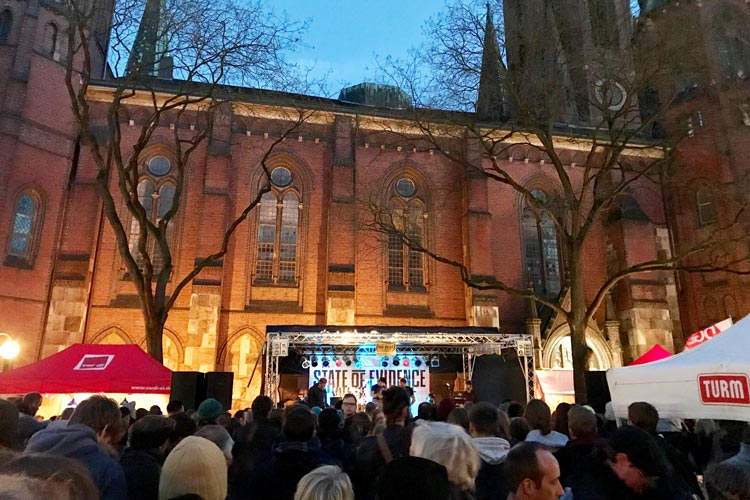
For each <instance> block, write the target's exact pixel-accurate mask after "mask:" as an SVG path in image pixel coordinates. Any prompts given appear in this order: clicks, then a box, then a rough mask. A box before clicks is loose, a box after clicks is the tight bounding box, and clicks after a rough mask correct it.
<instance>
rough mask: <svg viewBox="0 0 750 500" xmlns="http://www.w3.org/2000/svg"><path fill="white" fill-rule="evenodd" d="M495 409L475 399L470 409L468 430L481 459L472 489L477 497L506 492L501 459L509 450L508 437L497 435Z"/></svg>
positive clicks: (486, 499) (482, 499) (483, 499)
mask: <svg viewBox="0 0 750 500" xmlns="http://www.w3.org/2000/svg"><path fill="white" fill-rule="evenodd" d="M497 412H498V410H497V409H496V408H495V407H494V406H493V405H492V404H491V403H487V402H482V403H477V404H475V405H474V406H472V407H471V410H469V433H470V434H471V437H472V438H473V439H474V445H475V446H476V447H477V450H478V451H479V458H480V459H481V465H480V467H479V474H477V478H476V483H475V489H474V498H475V499H476V500H489V499H494V498H506V497H507V496H508V484H507V481H506V478H505V474H504V471H503V462H504V461H505V457H506V456H507V455H508V452H509V451H510V443H509V442H508V440H507V439H505V438H502V437H498V433H499V432H500V425H499V423H500V422H499V416H498V413H497Z"/></svg>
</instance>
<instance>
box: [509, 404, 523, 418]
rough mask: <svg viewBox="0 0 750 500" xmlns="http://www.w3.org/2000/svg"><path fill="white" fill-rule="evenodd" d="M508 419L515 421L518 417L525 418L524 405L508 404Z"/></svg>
mask: <svg viewBox="0 0 750 500" xmlns="http://www.w3.org/2000/svg"><path fill="white" fill-rule="evenodd" d="M507 413H508V418H509V419H511V420H512V419H514V418H516V417H523V414H524V409H523V405H522V404H521V403H519V402H518V401H510V402H509V403H508V411H507Z"/></svg>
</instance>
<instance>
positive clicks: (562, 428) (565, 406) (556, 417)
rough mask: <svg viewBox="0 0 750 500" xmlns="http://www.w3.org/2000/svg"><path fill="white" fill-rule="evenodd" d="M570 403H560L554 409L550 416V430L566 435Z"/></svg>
mask: <svg viewBox="0 0 750 500" xmlns="http://www.w3.org/2000/svg"><path fill="white" fill-rule="evenodd" d="M570 408H571V404H570V403H565V402H563V403H560V404H559V405H557V407H556V408H555V412H554V413H553V414H552V430H553V431H557V432H559V433H560V434H565V435H566V436H568V437H570V435H569V434H568V412H569V411H570Z"/></svg>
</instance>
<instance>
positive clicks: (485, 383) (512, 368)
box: [472, 355, 526, 405]
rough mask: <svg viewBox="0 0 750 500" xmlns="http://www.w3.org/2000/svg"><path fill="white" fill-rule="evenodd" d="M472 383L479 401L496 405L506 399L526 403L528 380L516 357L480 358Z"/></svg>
mask: <svg viewBox="0 0 750 500" xmlns="http://www.w3.org/2000/svg"><path fill="white" fill-rule="evenodd" d="M506 358H507V359H506ZM472 382H473V385H474V392H476V394H477V400H479V401H489V402H490V403H492V404H494V405H499V404H500V403H501V402H503V401H504V400H506V399H513V400H515V401H519V402H522V403H523V402H525V401H526V379H525V378H524V376H523V371H522V370H521V365H520V364H519V363H518V358H517V357H516V356H515V355H512V356H511V355H507V356H506V357H503V356H497V355H484V356H478V357H477V358H476V363H475V364H474V374H473V376H472Z"/></svg>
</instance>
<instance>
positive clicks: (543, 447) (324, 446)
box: [0, 386, 750, 500]
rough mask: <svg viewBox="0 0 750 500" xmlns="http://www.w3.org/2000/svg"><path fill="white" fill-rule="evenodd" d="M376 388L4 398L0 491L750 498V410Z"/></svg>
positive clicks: (50, 494) (143, 498)
mask: <svg viewBox="0 0 750 500" xmlns="http://www.w3.org/2000/svg"><path fill="white" fill-rule="evenodd" d="M313 392H314V391H313ZM377 392H378V395H379V396H380V399H378V400H377V401H374V402H370V403H368V404H367V405H365V406H364V407H363V406H362V405H361V404H359V402H358V401H357V398H356V397H355V396H354V395H352V394H347V395H345V396H344V397H343V398H342V399H341V400H340V401H338V402H337V403H336V405H335V406H333V407H330V406H327V404H326V401H325V398H323V397H320V398H317V399H316V397H317V396H316V395H315V394H313V397H312V398H310V400H308V401H307V402H308V403H309V401H312V402H313V403H318V404H315V405H313V406H310V405H309V404H305V403H300V402H296V403H294V404H290V405H288V406H287V407H285V408H278V407H276V406H275V405H274V403H273V402H272V400H271V399H270V398H269V397H267V396H258V397H257V398H256V399H255V400H254V401H253V403H252V407H251V408H248V409H246V410H245V411H239V412H236V413H235V414H234V415H233V416H232V415H230V414H229V413H228V412H227V411H225V409H224V408H223V407H222V405H221V404H220V403H219V402H218V401H216V400H214V399H207V400H205V401H203V402H202V403H201V404H200V406H199V407H198V408H197V410H196V411H192V410H191V411H189V412H185V410H184V408H183V405H182V404H181V403H180V402H179V401H172V402H170V403H169V405H168V406H167V408H166V414H162V411H161V409H160V408H159V407H158V406H154V407H151V408H150V409H149V410H146V409H136V408H135V405H134V404H133V403H132V402H131V403H127V402H123V403H122V404H121V405H118V404H117V403H116V402H115V401H114V400H112V399H109V398H107V397H105V396H92V397H90V398H89V399H87V400H85V401H83V402H81V403H80V404H78V406H77V407H76V408H75V409H71V410H70V411H67V410H66V411H65V412H64V413H63V415H60V416H59V417H58V418H55V419H53V420H50V421H47V422H39V421H37V419H35V418H34V416H35V413H36V410H37V409H38V408H39V405H40V404H41V401H42V399H41V395H39V394H36V393H33V394H28V395H26V396H25V397H24V398H23V399H22V400H21V401H18V402H10V401H6V400H0V498H3V499H11V500H13V499H31V498H45V499H48V500H63V499H64V500H69V499H70V500H73V499H76V500H79V499H80V500H89V499H92V500H93V499H99V498H101V499H105V500H127V499H133V500H135V499H137V500H149V499H154V500H157V499H158V500H173V499H174V500H177V499H183V500H188V499H192V500H200V499H203V500H226V499H230V500H240V499H257V500H354V499H355V498H356V499H357V500H402V499H403V500H406V499H410V500H411V499H414V498H419V499H425V500H472V499H475V500H485V499H493V500H494V499H513V500H558V499H564V500H571V499H575V500H627V499H642V500H644V499H645V500H650V499H654V500H655V499H662V500H663V499H669V500H682V499H685V500H688V499H695V498H699V499H704V500H727V499H732V500H748V499H750V431H749V430H748V424H747V423H745V422H723V421H719V422H714V421H694V422H684V421H676V420H665V419H660V418H659V414H658V412H657V411H656V409H655V408H654V407H653V406H652V405H650V404H649V403H647V402H637V403H633V404H632V405H630V407H629V415H628V422H627V423H623V425H620V426H619V427H618V426H617V425H616V422H615V421H614V418H613V416H612V415H607V414H606V413H605V414H604V415H599V414H596V413H595V411H594V410H593V409H592V408H591V407H589V406H585V405H569V404H566V403H562V404H560V405H558V406H557V408H556V409H555V411H554V412H552V411H551V409H550V407H549V406H548V405H547V404H546V403H545V402H544V401H542V400H531V401H529V402H528V403H527V404H526V405H523V404H521V403H518V402H514V401H507V402H504V403H503V404H501V405H500V406H499V407H498V406H495V405H493V404H491V403H489V402H474V401H471V400H466V401H465V402H464V404H463V406H462V407H456V405H455V404H454V402H453V401H452V400H451V399H444V400H442V401H441V402H440V403H439V404H437V405H435V404H433V403H429V402H425V403H421V404H420V405H419V407H418V414H417V416H416V417H414V418H413V417H412V415H411V414H410V411H409V407H410V404H411V402H412V397H413V396H412V394H411V393H410V392H409V391H408V390H406V389H405V388H404V387H402V386H394V387H389V388H386V389H383V390H380V391H377ZM359 409H364V411H362V412H360V411H358V410H359ZM608 417H609V418H608Z"/></svg>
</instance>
